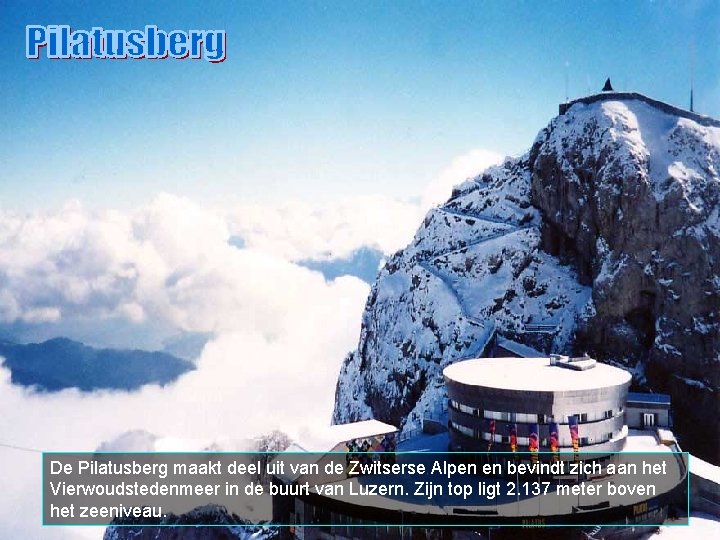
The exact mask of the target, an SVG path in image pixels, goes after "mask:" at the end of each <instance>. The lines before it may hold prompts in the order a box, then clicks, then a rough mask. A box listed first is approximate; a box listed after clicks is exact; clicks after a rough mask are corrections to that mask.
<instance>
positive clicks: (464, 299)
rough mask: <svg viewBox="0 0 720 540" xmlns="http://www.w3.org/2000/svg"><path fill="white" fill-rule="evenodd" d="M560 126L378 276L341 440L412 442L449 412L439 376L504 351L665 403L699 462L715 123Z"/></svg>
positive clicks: (614, 98)
mask: <svg viewBox="0 0 720 540" xmlns="http://www.w3.org/2000/svg"><path fill="white" fill-rule="evenodd" d="M563 109H564V111H563V114H560V115H559V116H557V117H556V118H554V119H553V120H552V121H551V122H550V124H549V125H548V126H547V127H546V128H545V129H543V130H542V131H540V133H539V134H538V136H537V138H536V140H535V142H534V144H533V145H532V148H531V149H530V150H529V151H528V152H527V153H526V154H525V155H524V156H522V157H520V158H515V159H508V160H506V161H505V163H503V164H502V165H500V166H497V167H494V168H492V169H489V170H487V171H486V172H484V173H483V174H481V175H480V176H478V177H476V178H473V179H471V180H468V181H466V182H465V183H463V184H461V185H460V186H458V187H457V188H456V189H455V191H454V192H453V195H452V197H451V198H450V200H448V201H447V202H446V203H445V204H444V205H442V206H440V207H438V208H434V209H432V210H431V211H430V212H429V213H428V214H427V216H426V217H425V220H424V221H423V223H422V224H421V226H420V228H419V230H418V231H417V234H416V235H415V238H414V240H413V241H412V243H411V244H410V245H409V246H407V248H405V249H404V250H401V251H399V252H397V253H396V254H395V255H393V256H392V257H391V258H390V259H389V260H388V261H387V263H386V265H385V267H384V268H383V269H382V271H381V272H380V274H379V276H378V278H377V280H376V282H375V283H374V285H373V286H372V289H371V292H370V296H369V298H368V300H367V305H366V309H365V313H364V316H363V320H362V331H361V336H360V341H359V344H358V348H357V350H355V351H354V352H352V353H350V354H349V355H348V356H347V357H346V359H345V361H344V363H343V366H342V369H341V373H340V376H339V380H338V384H337V390H336V403H335V412H334V418H333V419H334V421H335V422H346V421H352V420H357V419H364V418H369V417H374V418H377V419H380V420H383V421H387V422H391V423H393V424H396V425H401V426H403V428H404V429H405V430H411V429H415V428H417V427H418V425H419V422H420V420H421V418H422V416H423V415H425V414H428V413H432V411H433V410H434V409H435V408H437V407H439V406H440V405H441V403H442V401H443V399H444V395H443V391H444V390H443V384H442V376H441V373H442V369H443V368H444V367H445V366H447V365H448V364H450V363H452V362H454V361H456V360H458V359H461V358H466V357H472V356H480V355H483V354H489V353H490V352H491V349H492V348H493V347H495V346H496V345H497V343H498V340H499V342H500V343H503V340H511V341H510V343H513V344H515V345H514V346H515V347H517V344H522V345H526V346H531V347H533V348H534V349H536V350H540V351H542V352H544V353H547V352H569V353H582V352H585V351H587V352H589V353H591V354H593V355H595V356H596V357H598V358H600V359H605V360H608V361H612V362H615V363H618V364H620V365H624V366H626V367H627V368H628V369H631V370H632V371H633V373H634V374H635V383H636V384H637V385H638V386H641V387H643V386H645V387H648V388H652V389H655V390H656V391H667V392H671V393H672V395H673V399H674V403H675V407H676V411H677V412H679V413H680V414H679V415H678V416H679V418H676V424H678V426H677V427H678V430H679V431H680V432H681V434H683V433H684V434H685V435H686V443H687V442H689V443H690V446H693V445H694V446H696V447H698V448H700V447H702V444H700V443H699V437H697V435H698V433H696V432H693V430H691V429H688V426H690V425H692V424H693V419H694V418H700V417H701V415H702V414H705V413H706V412H707V407H708V406H709V407H713V406H714V407H715V409H714V410H715V411H717V410H718V409H717V404H718V401H717V399H718V395H719V393H718V387H719V386H720V370H719V369H718V368H719V366H720V340H719V339H718V335H719V330H720V324H719V320H720V319H719V313H718V312H719V311H720V216H719V203H720V176H719V175H720V122H717V121H714V120H712V119H709V118H706V117H700V116H698V115H695V114H692V113H688V112H686V111H681V110H680V109H675V108H673V107H670V106H668V105H666V104H662V103H659V102H656V101H654V100H651V99H648V98H645V97H644V96H641V95H638V94H615V93H608V94H601V95H597V96H590V97H588V98H584V99H583V100H579V101H578V102H575V103H574V104H571V105H570V106H568V107H564V108H563ZM505 343H507V341H505ZM688 390H690V391H688ZM703 408H704V409H705V413H702V409H703ZM705 429H706V430H709V431H712V430H717V429H718V427H717V422H714V423H713V425H712V426H707V425H706V427H705ZM695 439H698V440H695ZM702 439H703V440H705V441H706V442H707V441H711V444H713V445H715V447H717V441H718V440H720V437H718V434H717V433H710V432H708V431H705V433H704V435H703V437H702ZM712 441H714V442H712ZM712 451H713V450H712V449H708V448H700V453H701V454H704V455H706V456H707V455H708V453H709V452H712ZM714 453H715V455H717V451H716V450H715V452H714Z"/></svg>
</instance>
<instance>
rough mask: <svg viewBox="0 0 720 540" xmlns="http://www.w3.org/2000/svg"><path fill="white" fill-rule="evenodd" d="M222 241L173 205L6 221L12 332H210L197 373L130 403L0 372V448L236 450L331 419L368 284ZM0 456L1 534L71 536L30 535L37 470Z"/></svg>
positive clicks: (198, 211) (2, 233)
mask: <svg viewBox="0 0 720 540" xmlns="http://www.w3.org/2000/svg"><path fill="white" fill-rule="evenodd" d="M228 235H229V233H228V229H227V227H226V226H225V223H224V220H223V219H222V218H219V217H218V216H217V215H216V214H214V213H212V212H209V211H207V210H204V209H202V208H201V207H199V206H197V205H194V204H193V203H191V202H190V201H188V200H186V199H181V198H176V197H171V196H167V195H164V196H161V197H158V198H157V199H156V200H154V201H153V202H152V203H151V204H149V205H148V206H147V207H145V208H142V209H140V210H138V211H137V212H135V213H134V214H132V215H121V214H118V213H113V212H103V213H91V212H86V211H83V209H82V208H81V207H79V206H77V205H73V206H71V207H68V208H65V209H63V210H62V211H61V212H59V213H57V214H45V215H32V216H26V217H21V216H15V215H8V214H2V215H0V313H2V317H3V319H4V321H5V322H6V323H11V322H13V321H25V323H30V322H33V321H37V320H40V319H42V320H44V321H46V322H47V321H50V320H55V321H57V320H58V318H60V319H61V320H60V321H58V322H57V324H56V327H57V328H63V326H62V324H65V325H72V324H73V322H74V321H80V322H82V324H85V325H86V327H88V328H90V327H93V328H95V327H105V330H104V331H107V328H108V327H109V328H110V329H111V328H112V326H113V325H114V324H116V323H117V322H118V321H122V320H125V321H126V324H130V325H138V330H139V331H140V329H142V328H143V325H144V323H145V322H147V321H150V322H152V323H153V324H154V325H156V326H157V327H159V328H163V329H168V328H169V329H171V330H175V331H178V330H189V331H209V332H211V333H212V334H213V335H214V338H212V339H211V341H210V342H209V343H208V344H207V345H206V347H205V349H204V351H203V353H202V355H201V357H200V358H199V359H198V362H197V368H198V369H197V370H195V371H193V372H190V373H188V374H187V375H185V376H183V377H181V379H180V380H178V381H177V382H176V383H175V384H173V385H170V386H167V387H165V388H160V387H156V386H149V387H145V388H143V389H141V390H140V391H138V392H134V393H122V392H94V393H91V394H82V393H79V392H77V391H75V390H68V391H63V392H59V393H54V394H46V393H34V392H31V391H28V390H26V389H23V388H21V387H17V386H14V385H12V384H11V383H10V378H9V372H8V371H7V370H6V369H4V368H2V369H0V409H1V410H3V411H4V413H3V414H2V415H0V434H2V436H1V437H0V441H4V442H11V443H13V444H16V445H21V446H28V447H34V448H41V449H44V450H52V449H54V450H79V449H89V450H92V449H95V448H96V447H97V446H98V445H99V444H100V443H101V442H102V441H106V440H112V439H114V438H115V437H116V436H117V435H118V434H119V433H121V432H124V431H128V430H137V429H141V430H146V431H147V432H149V433H152V434H157V435H161V436H170V437H174V438H177V439H179V440H188V439H192V440H206V441H213V440H218V439H230V440H233V439H235V440H242V439H243V438H245V437H248V436H251V435H254V434H259V433H263V432H266V431H268V430H271V429H273V428H276V427H279V428H283V429H286V430H289V431H291V432H292V431H297V430H300V429H302V427H303V426H312V425H313V424H326V423H328V422H329V419H330V414H331V412H332V403H333V397H334V388H335V379H336V377H337V373H338V370H339V366H340V363H341V361H342V358H343V357H344V355H345V354H346V353H347V352H348V351H349V350H351V349H352V348H353V347H354V346H355V344H356V343H357V338H358V333H359V321H360V316H361V313H362V309H363V305H364V302H365V299H366V297H367V294H368V286H367V284H365V283H363V282H362V281H360V280H358V279H356V278H352V277H343V278H339V279H336V280H334V281H332V282H330V283H328V282H326V281H325V280H324V278H323V277H322V276H321V275H320V274H319V273H316V272H312V271H310V270H307V269H305V268H303V267H300V266H298V265H295V264H293V263H291V262H289V261H287V260H284V259H282V258H280V257H277V256H273V255H271V254H268V253H264V252H261V251H259V250H256V249H243V250H239V249H236V248H234V247H232V246H230V245H229V244H228V242H227V239H228ZM50 313H52V314H53V315H52V317H50V316H47V315H45V316H43V314H50ZM90 321H92V322H90ZM145 330H147V329H145ZM94 331H95V330H94ZM95 333H96V334H97V333H100V332H99V331H96V332H95ZM158 339H159V338H158ZM298 404H302V406H298ZM163 440H164V441H167V440H168V439H163ZM0 452H3V459H0V477H2V478H3V485H4V486H11V487H12V489H13V490H15V491H14V492H13V491H10V490H4V492H3V494H2V495H0V537H3V538H4V537H25V538H36V537H56V536H57V535H62V534H68V533H67V531H65V532H63V531H59V530H57V529H40V527H39V518H38V516H39V501H40V497H39V492H38V481H39V474H40V468H39V460H37V459H29V458H26V456H24V454H23V455H22V456H17V455H16V454H18V452H17V451H13V450H9V449H0ZM7 452H12V453H11V454H10V455H8V456H6V455H4V454H5V453H7ZM19 521H22V523H19ZM18 531H24V533H23V534H20V533H19V532H18ZM11 533H12V534H11ZM83 534H84V533H83ZM68 536H70V537H72V536H73V535H72V534H68ZM75 536H77V535H75ZM97 536H99V533H98V531H97V530H96V535H95V537H97Z"/></svg>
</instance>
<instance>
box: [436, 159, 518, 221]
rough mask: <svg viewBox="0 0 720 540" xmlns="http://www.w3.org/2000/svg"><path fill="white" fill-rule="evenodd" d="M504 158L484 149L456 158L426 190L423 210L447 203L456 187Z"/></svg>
mask: <svg viewBox="0 0 720 540" xmlns="http://www.w3.org/2000/svg"><path fill="white" fill-rule="evenodd" d="M503 158H504V156H502V155H501V154H498V153H497V152H493V151H491V150H485V149H482V148H480V149H476V150H471V151H470V152H467V153H466V154H463V155H461V156H458V157H456V158H455V159H453V160H452V162H450V164H449V165H448V166H447V167H445V168H444V169H443V170H442V171H440V174H438V176H437V178H435V180H433V181H432V182H430V184H429V185H428V186H427V188H426V189H425V193H424V194H423V199H422V206H423V208H425V209H428V208H431V207H433V206H437V205H438V204H441V203H443V202H445V201H446V200H448V199H449V198H450V194H451V193H452V188H453V187H454V186H456V185H458V184H460V183H461V182H463V181H464V180H466V179H468V178H470V177H473V176H477V175H478V174H480V173H481V172H482V171H484V170H485V169H487V168H488V167H491V166H493V165H497V164H498V163H501V162H502V160H503Z"/></svg>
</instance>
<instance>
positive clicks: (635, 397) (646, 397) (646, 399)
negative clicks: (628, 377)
mask: <svg viewBox="0 0 720 540" xmlns="http://www.w3.org/2000/svg"><path fill="white" fill-rule="evenodd" d="M627 400H628V403H660V404H662V405H670V396H668V395H667V394H648V393H645V392H628V397H627Z"/></svg>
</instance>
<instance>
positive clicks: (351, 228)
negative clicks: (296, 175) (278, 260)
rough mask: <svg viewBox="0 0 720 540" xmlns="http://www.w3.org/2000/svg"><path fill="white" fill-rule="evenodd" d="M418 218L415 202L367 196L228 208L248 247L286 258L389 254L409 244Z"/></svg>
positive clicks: (234, 230) (232, 226)
mask: <svg viewBox="0 0 720 540" xmlns="http://www.w3.org/2000/svg"><path fill="white" fill-rule="evenodd" d="M420 219H422V210H421V208H420V207H419V205H418V204H417V203H413V202H406V201H399V200H397V199H391V198H389V197H383V196H371V195H367V196H362V197H354V198H352V199H344V200H340V201H336V202H333V203H331V204H327V205H325V206H313V205H311V204H310V203H308V202H304V201H289V202H285V203H283V204H278V205H262V204H251V203H248V204H242V205H240V206H238V207H236V208H233V209H232V211H231V212H229V222H230V229H231V231H232V233H233V235H236V236H239V237H241V238H242V239H243V240H244V242H245V245H246V246H248V247H251V248H254V249H261V250H263V251H266V252H268V253H272V254H275V255H278V256H281V257H283V258H285V259H288V260H302V259H310V258H327V257H333V258H335V257H338V258H340V257H346V256H348V255H349V254H350V253H352V252H353V251H354V250H356V249H358V248H360V247H363V246H371V247H376V248H378V249H380V250H381V251H383V252H384V253H386V254H390V253H393V252H395V251H397V250H398V249H400V248H403V247H405V246H406V245H407V243H408V242H409V241H410V240H411V238H412V236H413V234H414V232H415V230H416V229H417V226H418V224H419V222H420Z"/></svg>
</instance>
